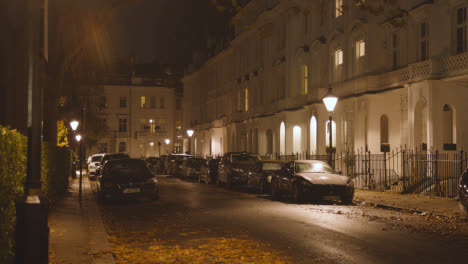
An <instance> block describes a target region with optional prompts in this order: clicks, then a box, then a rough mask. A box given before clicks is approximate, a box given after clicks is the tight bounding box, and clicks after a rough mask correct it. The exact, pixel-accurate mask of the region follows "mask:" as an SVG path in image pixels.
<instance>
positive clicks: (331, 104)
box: [322, 85, 338, 166]
mask: <svg viewBox="0 0 468 264" xmlns="http://www.w3.org/2000/svg"><path fill="white" fill-rule="evenodd" d="M322 100H323V103H324V104H325V107H326V108H327V111H328V125H329V131H330V138H329V141H328V143H329V147H330V148H329V156H328V164H330V166H332V152H333V142H332V140H333V136H332V133H333V130H332V128H333V125H332V124H333V119H332V113H333V110H335V106H336V104H337V103H338V97H336V95H334V94H333V92H332V88H331V85H330V86H329V87H328V92H327V94H326V95H325V96H324V97H323V99H322Z"/></svg>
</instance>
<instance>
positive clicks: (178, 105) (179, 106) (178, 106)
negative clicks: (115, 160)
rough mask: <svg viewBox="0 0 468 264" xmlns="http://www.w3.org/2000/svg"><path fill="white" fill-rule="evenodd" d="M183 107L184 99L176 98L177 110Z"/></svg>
mask: <svg viewBox="0 0 468 264" xmlns="http://www.w3.org/2000/svg"><path fill="white" fill-rule="evenodd" d="M181 109H182V100H180V99H179V98H178V99H176V110H181Z"/></svg>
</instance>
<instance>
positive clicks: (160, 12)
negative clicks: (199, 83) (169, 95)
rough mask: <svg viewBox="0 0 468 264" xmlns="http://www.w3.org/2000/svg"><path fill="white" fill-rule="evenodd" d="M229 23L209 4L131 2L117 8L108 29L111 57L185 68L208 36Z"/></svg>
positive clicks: (200, 1) (174, 0)
mask: <svg viewBox="0 0 468 264" xmlns="http://www.w3.org/2000/svg"><path fill="white" fill-rule="evenodd" d="M110 2H112V1H110ZM228 20H229V18H228V16H227V15H226V14H222V13H219V12H218V11H217V10H216V8H215V7H214V6H213V5H212V4H211V2H210V0H134V1H129V2H127V3H125V4H122V5H120V6H119V7H118V8H117V11H116V12H115V13H114V16H113V18H112V20H111V22H110V23H109V26H108V34H109V38H110V45H111V50H112V56H113V57H114V58H115V59H125V58H128V57H130V56H135V58H136V60H137V62H139V63H146V62H152V61H154V60H156V61H159V62H161V63H170V64H178V65H185V64H187V63H189V62H190V61H191V54H192V52H193V51H195V50H198V49H200V48H201V47H202V45H203V43H204V41H205V39H206V37H207V35H208V34H219V33H220V32H222V31H223V30H224V28H225V27H226V23H227V21H228Z"/></svg>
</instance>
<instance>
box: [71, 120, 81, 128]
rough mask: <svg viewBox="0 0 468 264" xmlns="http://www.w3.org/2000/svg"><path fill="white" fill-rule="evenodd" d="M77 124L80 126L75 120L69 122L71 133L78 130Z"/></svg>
mask: <svg viewBox="0 0 468 264" xmlns="http://www.w3.org/2000/svg"><path fill="white" fill-rule="evenodd" d="M79 124H80V122H78V121H76V120H73V121H71V122H70V126H71V128H72V130H73V131H75V130H76V129H77V128H78V125H79Z"/></svg>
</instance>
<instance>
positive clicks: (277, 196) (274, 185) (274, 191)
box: [271, 181, 281, 201]
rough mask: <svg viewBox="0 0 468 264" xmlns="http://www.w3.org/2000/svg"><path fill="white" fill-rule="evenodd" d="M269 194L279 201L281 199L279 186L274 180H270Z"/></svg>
mask: <svg viewBox="0 0 468 264" xmlns="http://www.w3.org/2000/svg"><path fill="white" fill-rule="evenodd" d="M271 196H272V197H273V200H275V201H279V200H280V199H281V193H280V191H279V186H278V183H277V182H276V181H274V182H272V190H271Z"/></svg>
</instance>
